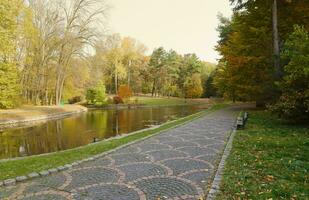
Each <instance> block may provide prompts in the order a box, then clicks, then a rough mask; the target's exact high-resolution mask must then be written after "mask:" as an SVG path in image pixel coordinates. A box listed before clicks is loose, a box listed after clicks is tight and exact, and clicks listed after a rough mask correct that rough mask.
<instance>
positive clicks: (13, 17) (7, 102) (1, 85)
mask: <svg viewBox="0 0 309 200" xmlns="http://www.w3.org/2000/svg"><path fill="white" fill-rule="evenodd" d="M21 8H22V1H20V0H1V1H0V108H11V107H13V106H14V105H15V103H16V98H17V96H18V95H19V90H18V89H19V85H18V70H17V66H16V60H15V56H16V53H17V52H16V43H15V41H16V38H17V26H18V17H19V15H20V11H21Z"/></svg>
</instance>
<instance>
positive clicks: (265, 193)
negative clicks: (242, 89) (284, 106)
mask: <svg viewBox="0 0 309 200" xmlns="http://www.w3.org/2000/svg"><path fill="white" fill-rule="evenodd" d="M249 113H250V118H249V121H248V124H247V127H246V128H245V130H241V131H237V133H236V136H235V139H234V143H233V149H232V151H231V154H230V156H229V157H228V159H227V161H226V164H225V171H224V176H223V181H222V185H221V189H222V191H221V192H220V194H219V195H218V196H217V199H263V200H264V199H295V200H296V199H308V197H309V172H308V170H309V126H296V125H285V124H284V123H282V122H281V121H280V120H278V119H276V118H275V117H273V116H271V115H270V114H269V113H267V112H264V111H251V112H249Z"/></svg>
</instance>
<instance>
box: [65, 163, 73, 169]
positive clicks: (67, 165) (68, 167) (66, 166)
mask: <svg viewBox="0 0 309 200" xmlns="http://www.w3.org/2000/svg"><path fill="white" fill-rule="evenodd" d="M64 167H65V168H67V169H70V168H72V165H71V164H66V165H64Z"/></svg>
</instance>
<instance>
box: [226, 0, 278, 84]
mask: <svg viewBox="0 0 309 200" xmlns="http://www.w3.org/2000/svg"><path fill="white" fill-rule="evenodd" d="M230 1H231V2H232V3H236V7H235V10H240V9H243V8H248V7H250V6H252V5H253V4H256V3H257V2H256V1H255V0H230ZM254 8H255V9H259V7H256V5H254ZM272 33H273V54H274V69H275V77H276V78H277V79H280V77H281V67H280V48H279V42H280V41H279V32H278V4H277V0H272Z"/></svg>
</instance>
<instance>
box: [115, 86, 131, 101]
mask: <svg viewBox="0 0 309 200" xmlns="http://www.w3.org/2000/svg"><path fill="white" fill-rule="evenodd" d="M118 96H119V97H121V98H122V99H127V98H130V97H131V96H132V90H131V88H130V87H129V86H127V85H120V87H119V89H118Z"/></svg>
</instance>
